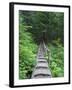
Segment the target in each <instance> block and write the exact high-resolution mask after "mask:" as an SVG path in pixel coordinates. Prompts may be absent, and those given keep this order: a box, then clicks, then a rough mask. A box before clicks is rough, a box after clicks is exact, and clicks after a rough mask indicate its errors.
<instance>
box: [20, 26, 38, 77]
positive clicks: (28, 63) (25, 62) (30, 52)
mask: <svg viewBox="0 0 72 90" xmlns="http://www.w3.org/2000/svg"><path fill="white" fill-rule="evenodd" d="M36 53H37V45H36V44H35V43H34V41H33V39H32V35H31V33H29V32H27V29H26V28H25V27H24V25H22V24H20V30H19V79H26V78H31V74H32V71H33V67H34V65H35V62H36Z"/></svg>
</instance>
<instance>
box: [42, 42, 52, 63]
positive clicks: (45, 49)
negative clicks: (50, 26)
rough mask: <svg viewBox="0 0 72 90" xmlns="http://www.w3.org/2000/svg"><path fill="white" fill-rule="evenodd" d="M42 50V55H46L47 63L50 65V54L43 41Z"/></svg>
mask: <svg viewBox="0 0 72 90" xmlns="http://www.w3.org/2000/svg"><path fill="white" fill-rule="evenodd" d="M43 49H44V53H45V54H48V63H49V64H50V57H51V52H50V49H49V48H48V47H47V46H46V45H45V43H44V41H43Z"/></svg>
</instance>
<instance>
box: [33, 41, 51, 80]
mask: <svg viewBox="0 0 72 90" xmlns="http://www.w3.org/2000/svg"><path fill="white" fill-rule="evenodd" d="M45 54H47V55H48V60H47V59H46V58H45ZM49 63H50V50H49V49H48V48H47V47H46V45H45V43H44V41H43V42H41V43H40V45H39V49H38V54H37V60H36V65H35V68H34V70H33V73H32V77H31V78H32V79H33V78H51V77H52V75H51V71H50V68H49Z"/></svg>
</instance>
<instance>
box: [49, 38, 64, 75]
mask: <svg viewBox="0 0 72 90" xmlns="http://www.w3.org/2000/svg"><path fill="white" fill-rule="evenodd" d="M53 44H54V45H53ZM53 44H48V47H49V49H50V51H51V59H50V65H49V66H50V69H51V73H52V76H53V77H63V76H64V47H63V45H62V44H61V43H60V40H59V39H58V40H54V41H53Z"/></svg>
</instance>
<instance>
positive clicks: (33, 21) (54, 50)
mask: <svg viewBox="0 0 72 90" xmlns="http://www.w3.org/2000/svg"><path fill="white" fill-rule="evenodd" d="M41 40H44V42H45V43H46V44H47V45H48V47H49V48H50V50H51V61H50V69H51V72H52V76H53V77H59V76H60V77H61V76H63V74H64V57H63V55H64V13H61V12H60V13H59V12H40V11H21V10H20V11H19V78H20V79H25V78H31V74H32V71H33V68H34V66H35V63H36V55H37V51H38V45H39V43H40V42H41Z"/></svg>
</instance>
